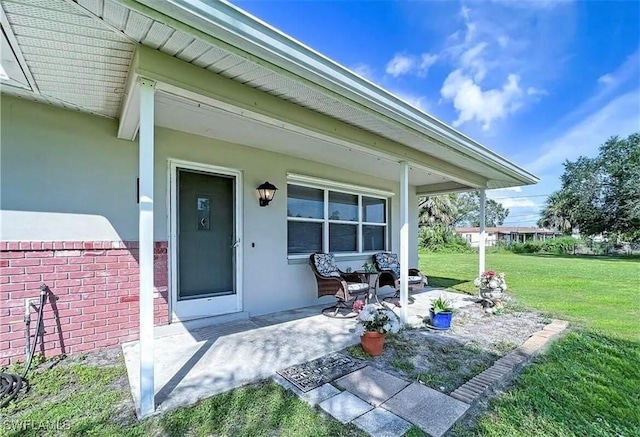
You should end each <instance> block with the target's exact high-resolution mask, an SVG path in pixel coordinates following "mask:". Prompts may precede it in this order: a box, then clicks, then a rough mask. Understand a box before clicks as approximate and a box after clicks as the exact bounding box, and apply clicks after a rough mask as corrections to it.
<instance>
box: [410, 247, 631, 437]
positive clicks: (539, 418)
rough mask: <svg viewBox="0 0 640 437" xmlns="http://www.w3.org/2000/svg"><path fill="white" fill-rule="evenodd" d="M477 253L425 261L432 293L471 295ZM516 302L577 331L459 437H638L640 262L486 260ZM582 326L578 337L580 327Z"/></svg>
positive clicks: (429, 256) (426, 256)
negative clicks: (449, 291)
mask: <svg viewBox="0 0 640 437" xmlns="http://www.w3.org/2000/svg"><path fill="white" fill-rule="evenodd" d="M477 263H478V256H477V254H434V253H423V254H421V256H420V268H421V270H422V271H423V272H425V273H426V274H427V275H428V276H429V279H430V282H431V284H432V285H436V286H444V287H449V288H451V289H454V290H457V291H464V292H467V293H475V292H476V290H475V287H474V286H473V279H474V278H475V277H476V276H477V269H478V267H477V266H478V264H477ZM486 267H487V269H493V270H497V271H504V272H505V273H506V275H507V284H508V285H509V287H510V291H511V292H512V293H513V295H514V296H515V297H516V299H517V300H518V302H519V303H521V304H524V305H525V306H528V307H531V308H535V309H538V310H540V311H543V312H545V313H548V314H550V315H553V316H556V317H560V318H563V319H568V320H570V321H571V322H572V323H573V326H574V328H573V329H572V330H571V332H569V333H568V334H567V335H566V336H565V337H564V338H562V339H560V340H559V341H557V342H556V343H555V344H553V345H552V346H551V348H550V349H549V350H548V351H547V352H546V353H545V354H544V355H542V356H539V357H538V358H537V359H536V360H535V361H534V363H533V364H532V365H531V366H529V367H527V368H526V369H525V370H524V371H523V373H522V374H521V375H520V377H519V378H518V380H517V381H516V384H515V386H514V387H512V388H511V389H510V390H508V391H507V392H505V393H504V394H502V395H501V396H500V397H499V398H498V399H496V400H494V401H492V402H491V403H490V407H489V411H488V412H487V413H485V414H483V415H482V416H481V417H480V418H479V420H478V423H477V425H476V426H475V428H473V429H465V428H462V427H456V428H455V429H454V432H453V434H454V435H455V436H459V437H463V436H465V437H466V436H496V437H498V436H514V437H515V436H522V437H525V436H532V435H539V436H567V437H568V436H602V437H604V436H626V437H628V436H638V435H640V408H639V407H638V406H639V405H640V341H639V340H640V318H639V317H638V316H639V315H640V304H639V303H638V300H637V298H638V294H639V293H638V291H637V290H638V287H639V284H640V259H638V258H615V257H574V256H553V255H515V254H510V253H506V254H505V253H488V254H487V263H486ZM576 327H577V328H576Z"/></svg>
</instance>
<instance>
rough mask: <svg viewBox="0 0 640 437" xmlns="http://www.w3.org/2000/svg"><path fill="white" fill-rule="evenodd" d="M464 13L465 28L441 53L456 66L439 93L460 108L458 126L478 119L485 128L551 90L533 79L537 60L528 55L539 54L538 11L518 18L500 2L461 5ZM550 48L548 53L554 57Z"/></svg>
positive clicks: (447, 42) (454, 36)
mask: <svg viewBox="0 0 640 437" xmlns="http://www.w3.org/2000/svg"><path fill="white" fill-rule="evenodd" d="M460 16H461V17H462V19H463V21H464V26H465V29H460V30H458V31H456V32H455V33H453V34H451V35H450V36H449V38H447V41H446V47H445V49H444V50H443V52H442V54H441V55H442V57H445V58H446V59H449V60H450V61H452V63H453V65H454V66H455V68H454V70H453V71H452V72H451V73H450V74H449V75H448V76H447V77H446V79H445V81H444V83H443V84H442V87H441V89H440V95H441V96H442V101H450V102H451V103H452V104H453V107H454V109H455V110H456V111H457V113H458V118H457V119H456V120H455V121H454V122H453V124H454V126H460V125H462V124H464V123H467V122H473V121H475V122H479V123H480V124H481V127H482V129H483V130H485V131H486V130H489V129H490V128H491V126H492V124H493V123H494V122H495V121H498V120H502V119H505V118H507V117H508V116H509V115H510V114H512V113H514V112H516V111H517V110H518V109H520V108H521V107H522V106H523V105H524V104H526V103H527V102H536V101H539V100H540V99H541V98H542V97H543V96H545V95H547V94H548V93H547V91H545V90H544V89H543V88H542V87H541V86H535V85H536V84H534V83H530V82H531V81H532V80H536V81H537V75H536V74H532V73H531V71H530V70H531V69H532V68H533V67H531V65H538V64H537V62H536V59H535V58H534V59H530V58H529V55H530V53H531V52H535V53H536V54H537V56H536V57H537V58H540V54H539V53H540V51H539V50H538V49H537V47H538V45H537V44H536V43H537V41H534V40H533V39H532V38H536V35H538V34H539V33H541V32H540V31H539V29H536V28H535V26H533V25H532V24H530V22H534V21H535V20H533V19H530V18H531V17H536V18H539V16H540V13H539V12H537V11H528V10H527V11H522V12H520V13H519V14H518V15H517V16H515V17H514V12H513V11H510V12H509V13H505V8H503V7H501V6H500V7H499V6H496V5H494V6H493V7H491V5H488V7H478V8H474V9H471V8H470V7H468V6H463V7H462V8H461V9H460ZM548 52H549V50H546V51H545V52H544V56H546V57H551V55H550V54H548ZM545 59H546V58H545ZM544 64H545V65H548V64H549V63H548V62H544ZM552 65H555V64H552ZM545 68H546V69H547V70H548V69H549V68H548V67H545ZM524 75H526V76H527V77H529V78H530V79H529V80H527V78H526V77H525V76H524ZM534 78H535V79H534ZM524 85H527V86H524Z"/></svg>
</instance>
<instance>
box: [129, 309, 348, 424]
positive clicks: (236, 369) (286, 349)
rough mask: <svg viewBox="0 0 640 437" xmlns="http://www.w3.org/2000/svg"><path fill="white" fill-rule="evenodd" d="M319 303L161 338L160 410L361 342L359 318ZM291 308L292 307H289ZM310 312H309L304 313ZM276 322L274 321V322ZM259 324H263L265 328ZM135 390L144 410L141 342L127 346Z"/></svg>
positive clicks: (157, 381) (157, 383) (157, 365)
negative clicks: (324, 311) (339, 315)
mask: <svg viewBox="0 0 640 437" xmlns="http://www.w3.org/2000/svg"><path fill="white" fill-rule="evenodd" d="M320 309H321V307H320V306H314V307H309V308H306V309H304V310H305V311H302V310H296V314H294V315H293V317H291V314H289V315H287V314H285V315H282V316H281V317H283V318H284V319H286V318H287V317H289V318H293V320H290V321H286V322H283V323H277V321H276V320H273V319H272V320H262V318H260V317H258V318H256V320H257V321H258V322H260V323H256V322H255V321H253V320H254V319H250V320H244V321H238V322H232V323H228V324H224V325H218V326H212V327H208V328H201V329H198V330H194V331H193V332H189V333H185V334H179V335H172V336H166V337H162V338H156V340H155V352H154V354H155V381H154V383H155V391H156V405H157V407H158V408H157V410H156V412H157V413H161V412H163V411H167V410H170V409H173V408H176V407H181V406H187V405H191V404H194V403H195V402H197V401H198V400H199V399H203V398H206V397H209V396H212V395H215V394H219V393H223V392H225V391H228V390H231V389H233V388H236V387H240V386H242V385H245V384H248V383H251V382H256V381H259V380H261V379H265V378H269V377H270V376H272V375H273V374H274V373H275V372H276V371H277V370H279V369H282V368H286V367H289V366H291V365H294V364H300V363H304V362H306V361H310V360H313V359H316V358H319V357H321V356H324V355H327V354H329V353H332V352H337V351H339V350H341V349H344V348H345V347H348V346H351V345H353V344H355V343H357V342H358V341H359V338H358V337H357V336H356V335H355V333H354V326H355V320H353V319H351V320H336V319H330V318H328V317H325V316H323V315H321V314H320ZM285 313H288V312H285ZM304 316H306V317H304ZM273 323H275V324H273ZM259 325H263V326H262V327H260V326H259ZM122 350H123V353H124V357H125V363H126V366H127V372H128V374H129V384H130V387H131V393H132V395H133V399H134V402H135V405H136V410H137V412H138V414H139V405H140V399H139V387H140V382H139V381H140V373H139V371H138V360H139V346H138V342H137V341H136V342H132V343H127V344H124V345H122Z"/></svg>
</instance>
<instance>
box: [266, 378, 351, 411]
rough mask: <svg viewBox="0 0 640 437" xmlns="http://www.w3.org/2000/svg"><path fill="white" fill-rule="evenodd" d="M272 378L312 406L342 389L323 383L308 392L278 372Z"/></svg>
mask: <svg viewBox="0 0 640 437" xmlns="http://www.w3.org/2000/svg"><path fill="white" fill-rule="evenodd" d="M272 379H273V380H274V381H275V382H277V383H278V384H280V385H281V386H282V387H284V388H285V389H287V390H291V391H292V392H293V393H294V394H295V395H296V396H298V397H299V398H300V399H302V400H303V401H305V402H306V403H308V404H309V405H311V406H312V407H313V406H315V405H317V404H319V403H320V402H322V401H324V400H326V399H329V398H330V397H331V396H335V395H337V394H339V393H340V390H338V389H337V388H335V387H334V386H332V385H331V384H323V385H321V386H320V387H318V388H314V389H313V390H310V391H308V392H303V391H302V390H300V389H299V388H298V387H296V386H295V385H293V384H291V383H290V382H289V381H287V380H286V379H285V378H283V377H282V376H280V375H278V374H277V373H276V374H275V375H273V377H272Z"/></svg>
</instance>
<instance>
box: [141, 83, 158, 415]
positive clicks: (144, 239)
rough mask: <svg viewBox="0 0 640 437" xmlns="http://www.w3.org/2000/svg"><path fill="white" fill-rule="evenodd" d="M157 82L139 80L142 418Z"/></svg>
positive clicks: (149, 330) (148, 346) (148, 409)
mask: <svg viewBox="0 0 640 437" xmlns="http://www.w3.org/2000/svg"><path fill="white" fill-rule="evenodd" d="M154 92H155V82H153V81H151V80H148V79H140V129H139V133H138V153H139V157H138V165H139V170H138V172H139V173H138V176H139V177H140V189H139V190H140V191H139V193H140V195H139V196H140V197H139V199H140V203H139V209H138V214H139V227H138V232H139V237H138V240H139V242H138V245H139V258H138V263H139V265H140V416H141V417H144V416H147V415H149V414H152V413H153V412H154V411H155V388H154V357H153V342H154V341H153V246H154V242H153V149H154V145H153V143H154Z"/></svg>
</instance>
